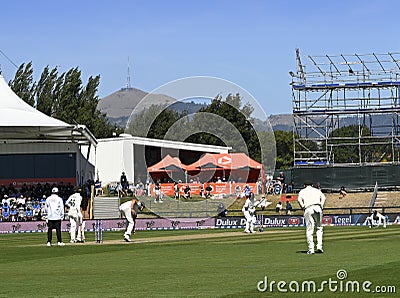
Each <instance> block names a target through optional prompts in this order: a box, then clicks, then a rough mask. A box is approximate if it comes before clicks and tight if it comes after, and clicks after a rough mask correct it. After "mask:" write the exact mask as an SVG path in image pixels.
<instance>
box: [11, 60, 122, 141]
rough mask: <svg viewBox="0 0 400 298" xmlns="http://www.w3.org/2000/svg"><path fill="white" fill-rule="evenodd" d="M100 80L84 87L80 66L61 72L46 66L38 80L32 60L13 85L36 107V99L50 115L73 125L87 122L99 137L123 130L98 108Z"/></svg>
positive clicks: (40, 108) (93, 78)
mask: <svg viewBox="0 0 400 298" xmlns="http://www.w3.org/2000/svg"><path fill="white" fill-rule="evenodd" d="M99 82H100V76H96V77H90V78H89V79H88V83H87V84H86V86H83V85H82V79H81V71H80V70H79V69H78V67H76V68H72V69H70V70H69V71H67V72H65V73H62V74H61V75H58V70H57V68H53V69H52V70H50V68H49V66H46V67H45V68H44V70H43V72H42V74H41V76H40V79H39V81H38V82H37V83H36V82H33V69H32V63H28V64H27V65H26V66H25V65H24V64H22V65H21V66H20V67H19V68H18V71H17V73H16V75H15V78H14V80H12V81H10V86H11V88H12V89H13V90H14V92H15V93H16V94H17V95H18V96H20V97H21V98H23V99H24V100H25V101H27V102H28V103H29V104H31V105H32V106H34V105H35V102H36V108H37V109H38V110H39V111H41V112H43V113H45V114H46V115H48V116H51V117H54V118H57V119H59V120H62V121H64V122H66V123H69V124H81V125H86V126H87V127H88V129H89V130H90V131H91V132H92V133H93V134H94V135H95V137H97V138H105V137H111V136H112V135H113V132H115V131H117V132H121V131H122V130H121V129H120V128H118V127H117V126H115V125H111V124H110V123H109V122H108V119H107V117H106V115H105V114H104V113H101V112H100V111H99V110H97V103H98V100H99V98H98V95H97V91H98V86H99ZM24 96H25V97H24Z"/></svg>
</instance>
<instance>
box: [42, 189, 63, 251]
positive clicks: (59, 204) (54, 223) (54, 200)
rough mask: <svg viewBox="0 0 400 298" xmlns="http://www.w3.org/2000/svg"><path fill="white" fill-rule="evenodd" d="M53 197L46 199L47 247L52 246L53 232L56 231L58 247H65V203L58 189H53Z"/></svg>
mask: <svg viewBox="0 0 400 298" xmlns="http://www.w3.org/2000/svg"><path fill="white" fill-rule="evenodd" d="M51 193H52V194H51V196H49V197H48V198H47V199H46V210H47V226H48V230H47V246H51V241H52V238H53V237H52V232H53V229H55V230H56V235H57V242H58V243H57V244H58V246H64V245H65V244H64V242H62V238H61V221H62V219H63V218H64V202H63V200H62V198H60V197H59V196H58V188H57V187H53V189H52V190H51Z"/></svg>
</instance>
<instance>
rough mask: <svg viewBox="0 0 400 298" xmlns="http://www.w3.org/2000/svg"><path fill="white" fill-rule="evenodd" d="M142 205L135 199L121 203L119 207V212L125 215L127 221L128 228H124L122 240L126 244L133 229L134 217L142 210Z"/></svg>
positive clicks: (129, 240)
mask: <svg viewBox="0 0 400 298" xmlns="http://www.w3.org/2000/svg"><path fill="white" fill-rule="evenodd" d="M144 207H145V206H144V203H142V202H140V201H139V200H137V199H133V200H131V201H127V202H125V203H122V204H121V206H119V210H120V211H121V212H122V213H123V214H124V215H125V218H126V220H127V221H128V226H127V227H126V230H125V233H124V240H125V241H126V242H131V238H130V237H131V234H132V231H134V228H135V222H136V217H137V214H138V212H139V211H142V210H143V209H144Z"/></svg>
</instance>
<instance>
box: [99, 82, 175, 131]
mask: <svg viewBox="0 0 400 298" xmlns="http://www.w3.org/2000/svg"><path fill="white" fill-rule="evenodd" d="M145 97H146V98H145ZM143 98H145V101H144V102H142V103H141V105H140V106H141V110H143V109H145V108H148V107H150V106H151V105H153V104H171V103H173V102H176V99H174V98H172V97H170V96H167V95H164V94H149V93H147V92H145V91H142V90H140V89H136V88H122V89H121V90H119V91H116V92H114V93H112V94H110V95H108V96H106V97H104V98H102V99H100V100H99V103H98V104H97V108H98V109H99V110H100V111H101V112H103V113H105V114H106V115H107V118H108V119H109V120H110V122H111V123H115V124H117V125H118V126H121V127H125V125H126V122H127V121H128V119H129V117H130V115H131V113H132V112H133V110H134V109H135V107H136V106H137V104H138V103H139V102H140V101H141V100H142V99H143ZM141 110H140V111H141ZM140 111H138V112H140Z"/></svg>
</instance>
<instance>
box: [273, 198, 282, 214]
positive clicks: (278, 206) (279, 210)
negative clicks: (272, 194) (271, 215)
mask: <svg viewBox="0 0 400 298" xmlns="http://www.w3.org/2000/svg"><path fill="white" fill-rule="evenodd" d="M282 209H283V206H282V202H281V201H279V202H278V203H277V204H276V207H275V211H276V213H279V215H281V214H282Z"/></svg>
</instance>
